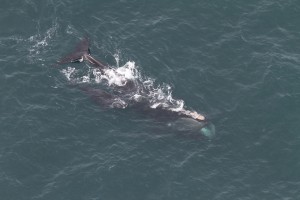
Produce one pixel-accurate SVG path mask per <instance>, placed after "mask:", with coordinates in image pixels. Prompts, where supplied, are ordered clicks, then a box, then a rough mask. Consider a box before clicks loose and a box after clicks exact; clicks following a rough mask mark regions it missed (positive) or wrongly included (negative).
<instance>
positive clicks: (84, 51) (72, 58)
mask: <svg viewBox="0 0 300 200" xmlns="http://www.w3.org/2000/svg"><path fill="white" fill-rule="evenodd" d="M90 54H91V52H90V48H89V39H88V37H84V38H83V39H82V40H81V41H80V42H79V43H78V45H77V46H76V48H75V50H74V51H73V52H72V53H70V54H68V55H66V56H64V57H63V58H61V59H60V60H58V61H57V63H58V64H65V63H70V62H82V61H83V60H84V59H85V57H86V56H87V55H90Z"/></svg>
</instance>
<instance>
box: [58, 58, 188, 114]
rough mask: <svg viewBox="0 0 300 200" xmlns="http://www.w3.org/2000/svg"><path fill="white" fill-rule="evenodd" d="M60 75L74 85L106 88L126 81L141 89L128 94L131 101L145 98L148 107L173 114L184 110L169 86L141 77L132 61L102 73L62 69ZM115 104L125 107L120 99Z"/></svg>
mask: <svg viewBox="0 0 300 200" xmlns="http://www.w3.org/2000/svg"><path fill="white" fill-rule="evenodd" d="M116 55H117V54H116ZM116 55H115V56H116ZM115 59H116V60H118V59H119V57H118V56H116V57H115ZM117 63H118V61H117ZM62 73H63V74H64V75H65V76H66V78H67V79H68V80H69V81H72V82H75V83H107V85H108V86H119V87H121V88H122V87H123V86H125V85H126V83H127V82H128V81H133V82H134V83H136V84H137V88H143V89H142V90H138V89H137V90H135V91H134V93H133V94H130V95H131V99H132V100H135V101H136V102H139V101H141V100H142V99H145V98H146V99H147V100H148V102H149V106H150V107H151V108H153V109H155V108H163V109H168V110H172V111H174V112H179V111H182V110H183V109H184V101H183V100H181V99H174V98H173V96H172V88H171V86H170V85H168V84H166V83H163V84H161V85H157V84H156V82H155V79H153V78H150V77H147V76H142V75H141V73H140V71H139V70H138V67H137V66H136V64H135V62H133V61H128V62H127V63H126V64H125V65H123V66H121V67H116V68H109V69H105V70H104V73H102V72H101V71H100V70H99V69H97V68H92V67H91V68H89V70H88V71H86V72H85V74H83V75H82V74H81V75H79V73H77V71H76V69H75V68H72V67H68V68H67V69H63V70H62ZM117 102H118V104H119V105H120V107H124V106H127V103H126V102H124V100H122V99H120V101H117Z"/></svg>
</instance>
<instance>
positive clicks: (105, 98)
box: [57, 37, 215, 136]
mask: <svg viewBox="0 0 300 200" xmlns="http://www.w3.org/2000/svg"><path fill="white" fill-rule="evenodd" d="M84 61H86V62H87V63H89V64H90V65H92V66H93V67H94V68H96V69H98V70H99V71H100V72H101V74H105V73H106V71H107V70H114V68H112V67H111V66H109V65H108V64H106V63H104V62H102V61H100V60H98V59H96V58H94V57H93V56H92V55H91V50H90V40H89V38H87V37H84V38H83V39H81V40H80V42H79V43H78V44H77V45H76V47H75V48H74V50H73V51H72V52H71V53H69V54H67V55H65V56H63V57H62V58H61V59H59V60H58V61H57V64H60V65H62V64H67V63H82V62H84ZM77 87H78V88H79V89H80V90H81V91H82V92H83V93H85V94H87V95H88V96H90V97H91V99H92V100H93V101H94V102H96V103H97V104H99V105H101V106H102V107H104V108H115V109H125V108H132V109H135V110H137V111H138V112H141V113H145V114H147V115H148V116H153V117H154V118H158V119H159V118H167V119H172V120H177V119H190V120H183V121H185V122H188V123H185V124H190V121H191V120H194V121H196V122H198V125H199V126H198V125H197V127H199V129H200V130H201V132H202V134H203V135H205V136H212V135H214V134H215V128H214V126H213V125H212V123H210V121H209V120H208V119H207V118H206V117H205V116H204V115H202V114H200V113H198V112H196V111H194V110H188V109H185V108H181V109H180V110H174V109H169V108H166V107H163V106H150V103H149V98H148V97H147V95H148V93H147V88H145V87H144V86H143V85H142V84H137V83H135V82H134V81H132V80H127V81H126V84H124V85H122V86H112V87H111V88H110V90H109V91H108V90H105V89H103V88H93V87H89V86H86V85H78V86H77ZM137 90H139V91H143V92H144V93H143V94H145V95H140V94H139V95H138V96H141V97H139V98H127V96H130V95H128V94H132V93H135V92H136V91H137ZM134 96H135V95H134ZM193 126H195V125H193ZM212 126H213V128H210V127H212Z"/></svg>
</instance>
